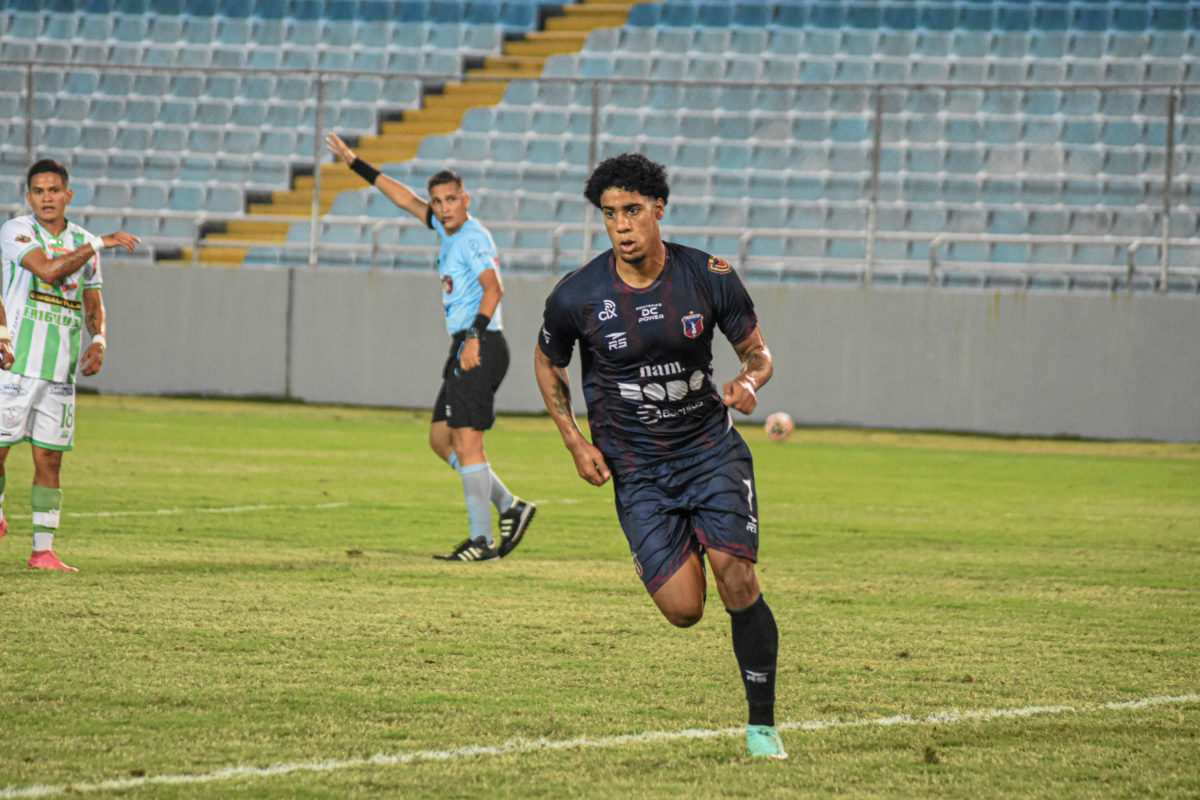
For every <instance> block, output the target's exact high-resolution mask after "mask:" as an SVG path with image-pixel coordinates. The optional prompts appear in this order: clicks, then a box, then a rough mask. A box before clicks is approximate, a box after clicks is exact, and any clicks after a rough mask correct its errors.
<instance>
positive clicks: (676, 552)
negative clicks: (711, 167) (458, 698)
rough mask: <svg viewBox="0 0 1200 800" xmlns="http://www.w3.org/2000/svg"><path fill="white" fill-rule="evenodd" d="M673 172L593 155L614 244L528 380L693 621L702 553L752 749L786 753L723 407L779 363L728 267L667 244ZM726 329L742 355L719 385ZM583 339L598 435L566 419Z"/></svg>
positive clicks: (742, 493)
mask: <svg viewBox="0 0 1200 800" xmlns="http://www.w3.org/2000/svg"><path fill="white" fill-rule="evenodd" d="M669 192H670V190H669V187H668V185H667V173H666V169H665V168H664V167H663V166H662V165H661V164H657V163H655V162H653V161H650V160H649V159H647V158H646V157H645V156H642V155H638V154H631V153H626V154H623V155H620V156H616V157H614V158H610V159H608V160H606V161H604V162H602V163H601V164H600V165H599V166H597V167H596V169H595V171H594V172H593V173H592V174H591V176H590V177H589V178H588V181H587V185H586V187H585V190H584V196H585V197H586V198H587V199H588V201H589V202H591V203H592V204H593V205H595V206H596V207H597V208H599V209H600V211H601V214H602V215H603V217H604V224H605V228H606V229H607V231H608V236H609V240H610V241H611V242H612V249H611V250H609V251H607V252H605V253H603V254H602V255H600V256H599V257H597V258H595V259H593V260H592V261H591V262H589V263H588V264H587V265H585V266H584V267H582V268H580V269H578V270H575V271H574V272H572V273H571V274H569V275H567V276H566V277H565V278H563V279H562V281H560V282H559V284H558V285H557V286H556V287H555V288H554V290H553V291H552V292H551V293H550V296H549V297H548V298H547V299H546V308H545V314H544V319H543V324H542V330H541V332H540V334H539V337H538V343H537V347H535V348H534V372H535V374H536V376H537V382H538V388H539V389H540V390H541V392H542V397H543V399H544V401H545V403H546V408H547V409H548V410H549V412H550V416H551V417H552V418H553V419H554V422H555V424H556V425H557V426H558V429H559V433H560V434H561V435H562V438H563V443H564V444H565V445H566V447H567V449H568V450H569V451H570V452H571V456H572V457H573V458H574V460H575V468H576V470H577V471H578V472H579V474H580V476H581V477H582V478H583V479H584V480H586V481H587V482H588V483H591V484H593V485H596V486H600V485H602V484H604V483H605V482H607V481H608V479H609V478H610V477H611V478H612V480H613V486H614V491H615V495H616V508H617V518H618V519H619V520H620V523H621V528H622V529H623V530H624V532H625V536H626V538H627V539H628V541H629V547H630V550H631V551H632V553H633V557H634V565H635V567H636V569H637V572H638V574H639V576H640V577H641V579H642V582H643V584H644V585H645V587H646V591H647V592H649V593H650V596H651V598H652V599H653V600H654V603H655V605H657V606H658V609H659V611H660V612H662V614H663V616H664V617H666V619H667V620H668V621H669V622H670V623H671V624H673V625H676V626H678V627H681V628H686V627H689V626H691V625H694V624H695V623H697V622H699V621H700V618H701V616H702V615H703V613H704V601H705V594H706V578H705V559H706V558H707V561H708V564H709V566H711V567H712V571H713V576H714V578H715V579H716V583H717V589H718V591H719V592H720V595H721V600H722V601H723V602H724V604H725V608H726V610H727V611H728V613H729V615H730V619H731V624H732V638H733V650H734V655H735V656H736V658H737V662H738V667H739V669H740V671H741V675H742V681H743V684H744V686H745V689H746V699H747V702H748V704H749V720H748V723H747V728H746V743H747V747H748V749H749V752H750V755H752V756H758V757H768V758H786V757H787V753H786V752H785V751H784V748H783V743H782V742H781V741H780V739H779V734H778V732H777V731H776V729H775V717H774V714H775V671H776V663H777V661H778V651H779V631H778V628H777V627H776V624H775V617H774V615H773V614H772V613H771V609H770V608H769V607H768V606H767V604H766V602H765V601H764V600H763V596H762V592H761V591H760V589H759V584H758V576H757V573H756V572H755V567H754V565H755V562H756V561H757V558H758V498H757V495H756V493H755V489H754V465H753V462H752V460H751V456H750V451H749V449H748V448H747V446H746V444H745V442H744V441H743V440H742V438H741V436H740V435H739V434H738V432H737V430H736V429H734V427H733V421H732V418H731V417H730V414H729V409H730V408H734V409H737V410H738V411H741V412H742V413H750V412H751V411H753V410H754V407H755V405H756V403H757V399H756V393H757V391H758V390H759V389H760V388H761V387H762V385H763V384H764V383H766V382H767V380H769V379H770V377H771V374H772V371H773V362H772V360H771V354H770V351H769V350H768V349H767V346H766V342H765V341H764V340H763V335H762V331H761V330H760V329H759V327H758V321H757V317H756V316H755V313H754V305H753V303H752V302H751V300H750V296H749V294H748V293H747V292H746V289H745V287H744V286H743V284H742V282H741V280H740V279H739V278H738V276H737V274H736V273H735V272H734V271H733V270H732V268H731V267H730V266H729V264H727V263H726V262H724V261H722V260H721V259H719V258H717V257H715V256H712V255H710V254H708V253H705V252H703V251H700V250H697V249H694V248H691V247H684V246H682V245H678V244H674V243H671V242H664V241H663V240H662V234H661V232H660V229H659V221H660V220H661V219H662V217H663V213H664V211H665V209H666V204H667V198H668V195H669ZM714 327H715V328H719V329H720V330H721V332H722V333H723V334H724V336H725V337H726V338H727V339H728V340H729V342H730V343H731V344H732V345H733V348H734V350H735V351H736V352H737V354H738V356H739V358H740V359H741V362H742V367H741V371H740V372H739V373H738V374H737V376H735V377H734V378H733V380H731V381H729V382H728V383H725V384H724V385H723V386H722V387H720V388H718V387H717V384H716V382H715V380H714V378H713V370H712V339H713V335H714V333H715V330H714ZM576 343H578V345H579V351H580V360H581V364H582V376H583V392H584V398H585V400H586V402H587V409H588V424H589V427H590V428H591V434H592V441H591V442H588V440H587V439H586V438H585V437H584V435H583V433H582V432H581V431H580V430H579V427H578V425H577V424H576V422H575V416H574V412H573V408H572V405H571V388H570V379H569V376H568V373H567V365H568V364H569V363H570V361H571V355H572V352H573V350H574V348H575V345H576Z"/></svg>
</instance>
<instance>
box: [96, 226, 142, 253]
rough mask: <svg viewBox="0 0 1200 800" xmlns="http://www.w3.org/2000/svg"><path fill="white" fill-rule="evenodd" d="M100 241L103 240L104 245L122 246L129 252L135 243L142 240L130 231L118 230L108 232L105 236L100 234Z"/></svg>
mask: <svg viewBox="0 0 1200 800" xmlns="http://www.w3.org/2000/svg"><path fill="white" fill-rule="evenodd" d="M100 241H102V242H104V246H105V247H124V248H125V249H126V250H128V251H129V252H131V253H132V252H133V248H134V246H135V245H138V244H141V243H142V240H141V239H139V238H138V237H136V236H134V235H133V234H132V233H125V232H124V231H118V232H117V233H110V234H107V235H106V236H101V237H100Z"/></svg>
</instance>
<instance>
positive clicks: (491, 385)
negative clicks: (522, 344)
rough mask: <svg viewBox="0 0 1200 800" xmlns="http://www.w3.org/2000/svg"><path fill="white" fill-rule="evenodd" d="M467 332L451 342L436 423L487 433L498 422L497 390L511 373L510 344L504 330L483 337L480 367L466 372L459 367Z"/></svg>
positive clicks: (435, 404)
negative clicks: (509, 365)
mask: <svg viewBox="0 0 1200 800" xmlns="http://www.w3.org/2000/svg"><path fill="white" fill-rule="evenodd" d="M466 338H467V334H466V331H459V332H458V333H456V334H454V336H453V337H452V338H451V340H450V355H449V356H448V357H447V358H446V366H445V367H443V368H442V388H441V389H439V390H438V396H437V399H436V400H434V401H433V421H434V422H445V423H446V424H447V425H449V426H450V427H451V428H474V429H475V430H477V431H486V430H488V429H489V428H491V427H492V423H494V422H495V421H496V390H497V389H499V388H500V383H501V381H503V380H504V375H505V374H506V373H507V372H508V343H507V342H506V341H504V334H503V333H502V332H500V331H482V332H481V333H480V334H479V358H480V364H479V366H478V367H475V369H469V370H466V371H465V372H464V371H463V368H462V367H461V366H459V363H458V356H459V349H460V348H461V347H462V345H463V342H464V341H466Z"/></svg>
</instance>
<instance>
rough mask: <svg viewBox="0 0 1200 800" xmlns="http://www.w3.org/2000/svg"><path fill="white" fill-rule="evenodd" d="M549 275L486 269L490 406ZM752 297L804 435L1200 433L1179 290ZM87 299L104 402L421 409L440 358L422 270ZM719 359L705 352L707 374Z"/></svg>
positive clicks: (771, 290)
mask: <svg viewBox="0 0 1200 800" xmlns="http://www.w3.org/2000/svg"><path fill="white" fill-rule="evenodd" d="M555 282H556V279H554V278H550V277H532V276H525V275H507V276H505V277H504V283H505V289H506V292H507V294H506V296H505V298H504V305H503V313H504V317H503V319H504V328H505V333H506V336H507V337H508V341H509V346H510V347H511V348H512V351H513V353H512V367H511V368H510V370H509V373H508V378H507V379H506V381H505V384H504V386H503V387H502V389H501V392H500V395H499V397H498V406H499V408H500V410H503V411H522V412H529V411H541V410H542V403H541V397H540V395H539V394H538V391H537V387H536V385H535V384H534V381H533V370H532V366H531V363H532V348H533V342H534V340H535V336H536V333H537V329H538V326H539V324H540V320H541V310H542V303H543V301H544V299H545V296H546V294H547V293H548V292H549V291H550V289H551V288H552V287H553V285H554V283H555ZM751 292H752V294H753V295H754V298H755V301H756V303H757V306H758V310H759V317H760V322H761V324H762V327H763V331H764V332H765V334H766V337H767V342H768V344H769V345H770V346H771V349H772V352H773V353H774V356H775V362H776V368H775V378H774V379H773V380H772V382H771V383H770V385H769V386H768V387H767V388H766V389H765V390H764V391H763V394H762V397H761V404H760V407H759V411H760V413H758V414H756V415H755V416H754V418H755V419H760V418H761V417H763V416H765V414H766V413H768V412H770V411H776V410H783V411H787V412H789V413H790V414H791V415H792V416H793V417H795V419H796V420H797V421H798V422H800V423H802V424H813V425H851V426H869V427H889V428H912V429H940V430H958V431H975V432H982V433H997V434H1024V435H1068V436H1083V437H1094V438H1139V439H1155V440H1164V441H1200V346H1198V345H1200V298H1197V297H1187V296H1181V295H1171V296H1159V295H1150V294H1137V295H1133V296H1127V295H1119V296H1118V295H1107V294H1084V293H1072V294H1068V293H1059V292H1040V293H1021V292H1016V293H1014V292H1011V291H1009V292H982V291H972V290H961V291H956V290H946V289H938V290H927V289H879V288H875V289H864V288H861V287H858V288H835V287H823V286H818V287H811V286H770V287H768V286H765V285H754V286H752V287H751ZM104 299H105V304H106V306H107V309H108V315H109V320H110V322H109V331H110V333H109V337H108V340H109V350H108V355H107V358H106V363H105V366H104V370H103V371H102V372H101V374H100V375H98V376H96V377H94V378H83V379H81V386H91V387H94V388H96V389H98V390H100V391H102V392H106V393H133V394H202V395H214V396H270V397H285V396H289V395H290V396H291V397H293V398H295V399H298V400H304V401H309V402H328V403H348V404H364V405H391V406H400V407H420V408H428V407H429V406H430V405H431V404H432V402H433V398H434V395H435V394H436V391H437V386H438V383H439V374H440V367H441V364H442V361H443V360H444V359H445V357H446V351H447V348H448V337H447V335H446V332H445V326H444V323H443V320H442V313H441V286H440V284H439V282H438V280H437V276H436V275H435V274H434V273H433V271H432V270H430V271H429V272H427V273H426V272H421V273H412V272H377V273H372V272H367V271H362V270H325V269H321V270H315V271H312V270H286V269H283V270H256V269H242V270H234V271H226V270H220V269H212V268H203V267H165V268H164V267H154V266H148V265H145V264H136V263H127V264H121V263H112V264H108V265H106V266H105V289H104ZM289 332H290V335H289ZM736 368H737V364H736V359H734V358H733V355H732V351H731V350H730V349H729V348H726V347H718V352H717V377H718V380H727V379H728V378H729V377H732V375H733V374H734V373H735V372H736ZM572 375H573V378H574V382H575V387H576V396H577V399H578V396H579V395H580V394H581V392H580V391H579V390H578V386H579V379H578V373H577V372H573V373H572ZM580 410H582V409H580Z"/></svg>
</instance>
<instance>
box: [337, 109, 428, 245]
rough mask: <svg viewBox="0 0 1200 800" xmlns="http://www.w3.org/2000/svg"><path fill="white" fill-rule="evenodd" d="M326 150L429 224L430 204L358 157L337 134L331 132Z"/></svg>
mask: <svg viewBox="0 0 1200 800" xmlns="http://www.w3.org/2000/svg"><path fill="white" fill-rule="evenodd" d="M325 149H326V150H328V151H329V152H331V153H333V154H334V155H336V156H338V157H339V158H341V159H342V161H343V162H344V163H345V164H346V166H347V167H349V168H350V169H351V170H353V171H354V172H355V173H357V174H358V175H359V176H360V177H361V178H362V179H363V180H365V181H366V182H367V183H369V184H371V185H372V186H374V187H375V188H376V189H378V190H379V191H381V192H383V193H384V194H385V195H387V197H388V199H389V200H391V201H392V202H393V203H395V204H396V205H398V206H400V207H401V208H403V209H404V210H405V211H407V212H408V213H410V214H412V215H413V216H414V217H416V218H417V219H419V220H421V223H422V224H425V225H428V224H429V203H427V202H426V201H425V200H423V199H422V198H421V197H420V196H419V195H417V193H416V192H414V191H413V190H412V189H410V188H408V187H407V186H405V185H404V184H403V183H401V182H400V181H398V180H396V179H395V178H389V177H388V176H387V175H384V174H383V173H381V172H380V171H379V170H377V169H376V168H375V167H373V166H371V165H370V164H368V163H367V162H366V161H363V160H362V159H361V158H359V157H358V156H356V155H355V154H354V151H353V150H351V149H350V146H349V145H347V144H346V143H345V142H343V141H342V138H341V137H340V136H338V135H337V134H336V133H332V132H331V133H329V134H328V135H327V136H326V137H325Z"/></svg>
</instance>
